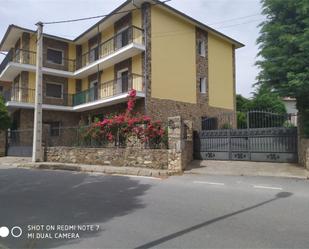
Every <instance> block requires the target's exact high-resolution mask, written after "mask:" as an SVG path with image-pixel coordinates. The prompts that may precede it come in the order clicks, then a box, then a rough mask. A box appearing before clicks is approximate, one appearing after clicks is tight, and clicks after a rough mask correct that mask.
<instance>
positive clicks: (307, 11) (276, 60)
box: [256, 0, 309, 135]
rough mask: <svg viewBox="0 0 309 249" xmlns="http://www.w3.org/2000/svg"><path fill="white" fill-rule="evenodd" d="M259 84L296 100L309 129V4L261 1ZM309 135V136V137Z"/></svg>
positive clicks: (299, 0) (305, 1)
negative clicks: (263, 19)
mask: <svg viewBox="0 0 309 249" xmlns="http://www.w3.org/2000/svg"><path fill="white" fill-rule="evenodd" d="M261 2H262V5H263V14H264V15H265V16H266V21H265V22H263V23H262V24H261V25H260V27H261V33H260V37H259V38H258V40H257V43H258V44H259V49H260V52H259V54H258V55H259V56H260V57H261V60H259V61H258V62H257V63H256V64H257V65H258V66H259V67H260V69H261V71H260V74H259V76H258V84H259V85H266V86H268V87H269V88H271V89H273V90H274V91H276V92H277V93H279V94H280V95H281V96H290V97H295V98H296V100H297V107H298V110H299V111H300V113H301V115H302V117H303V118H302V120H303V122H304V126H305V127H306V125H309V103H308V96H309V60H308V58H309V1H308V0H284V1H282V0H261ZM308 130H309V128H308ZM307 135H309V133H308V134H307Z"/></svg>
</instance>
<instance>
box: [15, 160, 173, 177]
mask: <svg viewBox="0 0 309 249" xmlns="http://www.w3.org/2000/svg"><path fill="white" fill-rule="evenodd" d="M18 167H19V168H32V169H43V170H66V171H75V172H88V173H103V174H107V175H130V176H146V177H156V178H167V177H169V176H170V175H171V173H170V172H168V171H167V170H155V169H145V168H138V167H136V168H134V167H117V166H102V165H73V164H65V163H27V164H19V165H18Z"/></svg>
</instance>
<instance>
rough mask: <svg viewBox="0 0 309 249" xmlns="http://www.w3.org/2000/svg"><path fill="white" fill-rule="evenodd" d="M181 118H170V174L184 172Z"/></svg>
mask: <svg viewBox="0 0 309 249" xmlns="http://www.w3.org/2000/svg"><path fill="white" fill-rule="evenodd" d="M182 133H183V131H182V123H181V117H180V116H178V117H171V118H168V171H169V173H170V174H175V173H181V172H182V170H183V159H182V151H183V148H184V144H183V140H182V135H183V134H182Z"/></svg>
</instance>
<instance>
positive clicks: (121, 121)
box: [84, 90, 167, 147]
mask: <svg viewBox="0 0 309 249" xmlns="http://www.w3.org/2000/svg"><path fill="white" fill-rule="evenodd" d="M135 104H136V91H135V90H131V91H130V92H129V94H128V102H127V109H126V111H125V112H124V113H122V114H117V115H113V116H110V117H108V118H105V119H104V120H103V121H96V122H94V123H93V124H91V125H90V127H89V128H88V129H87V131H86V133H84V134H85V136H87V137H90V138H91V140H92V141H96V144H107V143H109V144H111V143H116V144H117V145H120V146H121V145H127V144H128V142H129V143H131V142H132V141H138V142H139V143H141V144H143V143H147V144H149V145H152V146H156V147H157V146H162V145H166V141H167V138H166V137H167V132H166V129H165V128H164V127H163V124H162V123H161V122H160V121H152V119H151V118H150V117H149V116H146V115H141V114H138V113H133V110H134V107H135Z"/></svg>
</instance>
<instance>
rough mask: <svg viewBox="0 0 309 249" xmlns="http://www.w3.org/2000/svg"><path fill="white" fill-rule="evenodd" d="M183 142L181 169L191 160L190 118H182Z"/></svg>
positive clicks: (191, 126) (191, 137)
mask: <svg viewBox="0 0 309 249" xmlns="http://www.w3.org/2000/svg"><path fill="white" fill-rule="evenodd" d="M182 127H183V132H184V136H183V140H184V141H183V143H184V148H183V151H182V159H183V165H182V167H183V168H182V169H183V170H184V169H185V167H186V166H187V165H188V164H189V163H190V162H192V161H193V122H192V120H184V121H183V125H182Z"/></svg>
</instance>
